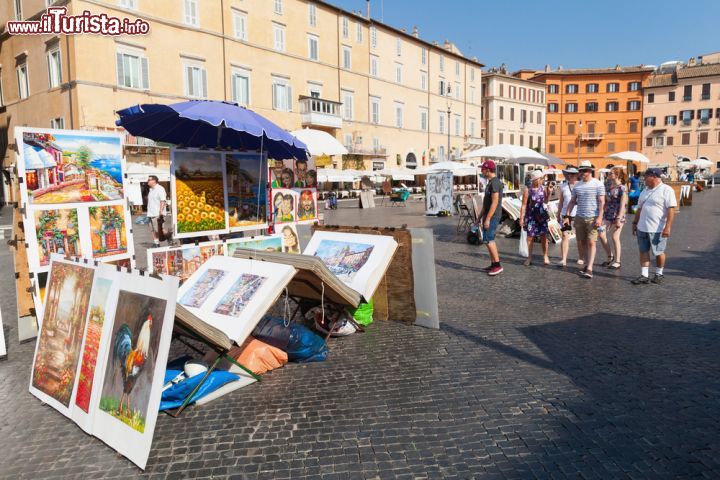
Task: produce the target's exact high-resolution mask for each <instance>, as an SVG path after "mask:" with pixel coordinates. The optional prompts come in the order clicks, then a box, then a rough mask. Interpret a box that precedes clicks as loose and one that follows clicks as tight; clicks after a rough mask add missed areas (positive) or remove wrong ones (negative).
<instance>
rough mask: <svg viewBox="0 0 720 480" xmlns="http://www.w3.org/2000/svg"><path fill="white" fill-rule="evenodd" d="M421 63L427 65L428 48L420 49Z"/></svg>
mask: <svg viewBox="0 0 720 480" xmlns="http://www.w3.org/2000/svg"><path fill="white" fill-rule="evenodd" d="M420 62H421V63H422V64H423V65H427V48H421V49H420Z"/></svg>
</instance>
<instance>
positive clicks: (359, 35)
mask: <svg viewBox="0 0 720 480" xmlns="http://www.w3.org/2000/svg"><path fill="white" fill-rule="evenodd" d="M355 41H356V42H357V43H362V41H363V28H362V24H361V23H360V22H356V23H355Z"/></svg>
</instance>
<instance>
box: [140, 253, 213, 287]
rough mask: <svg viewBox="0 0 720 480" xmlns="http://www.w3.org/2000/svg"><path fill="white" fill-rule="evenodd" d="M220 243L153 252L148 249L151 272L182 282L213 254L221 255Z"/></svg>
mask: <svg viewBox="0 0 720 480" xmlns="http://www.w3.org/2000/svg"><path fill="white" fill-rule="evenodd" d="M223 251H224V248H223V245H222V244H220V243H219V244H217V245H198V246H196V245H186V246H184V247H183V248H178V249H173V250H163V251H160V252H153V251H152V250H150V255H151V264H152V268H153V272H156V273H163V274H165V275H172V276H174V277H178V278H180V282H184V281H185V280H187V279H188V278H190V276H191V275H192V274H193V273H195V272H196V271H198V269H199V268H200V267H201V266H202V265H203V264H204V263H205V262H207V261H208V260H209V259H210V258H212V257H214V256H215V255H222V254H223Z"/></svg>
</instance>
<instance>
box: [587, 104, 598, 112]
mask: <svg viewBox="0 0 720 480" xmlns="http://www.w3.org/2000/svg"><path fill="white" fill-rule="evenodd" d="M598 110H599V107H598V103H597V102H587V103H586V104H585V111H586V112H597V111H598Z"/></svg>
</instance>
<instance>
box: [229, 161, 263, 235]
mask: <svg viewBox="0 0 720 480" xmlns="http://www.w3.org/2000/svg"><path fill="white" fill-rule="evenodd" d="M267 175H268V168H267V157H265V156H264V155H261V154H259V153H233V154H227V155H226V156H225V181H226V187H227V199H228V208H227V211H228V227H229V229H230V231H231V232H235V231H241V230H257V229H259V228H266V227H267V182H268V180H267V178H268V177H267Z"/></svg>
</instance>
